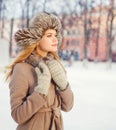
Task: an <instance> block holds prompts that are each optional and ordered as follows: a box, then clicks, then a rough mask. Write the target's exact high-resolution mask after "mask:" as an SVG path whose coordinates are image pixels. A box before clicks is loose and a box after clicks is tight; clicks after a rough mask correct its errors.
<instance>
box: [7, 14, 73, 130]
mask: <svg viewBox="0 0 116 130" xmlns="http://www.w3.org/2000/svg"><path fill="white" fill-rule="evenodd" d="M14 38H15V40H16V42H17V46H18V47H19V50H20V51H19V55H18V57H17V59H16V60H15V61H14V63H13V64H12V65H11V66H10V72H9V74H8V75H7V78H9V77H10V84H9V88H10V103H11V115H12V117H13V119H14V120H15V121H16V122H17V123H18V126H17V130H63V121H62V115H61V110H63V111H69V110H71V108H72V107H73V100H74V99H73V92H72V91H71V88H70V86H69V83H68V81H67V78H66V71H65V69H64V67H63V65H62V64H61V62H60V59H59V57H58V55H57V51H58V46H59V45H60V43H61V23H60V21H59V19H58V18H57V17H56V16H55V15H53V14H48V13H40V14H38V15H36V16H35V17H34V18H33V19H32V20H31V21H30V25H29V28H25V29H22V30H18V31H17V32H16V33H15V37H14Z"/></svg>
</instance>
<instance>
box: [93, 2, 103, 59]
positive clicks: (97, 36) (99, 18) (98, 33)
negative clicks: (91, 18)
mask: <svg viewBox="0 0 116 130" xmlns="http://www.w3.org/2000/svg"><path fill="white" fill-rule="evenodd" d="M102 7H103V5H102V0H100V5H99V17H98V21H97V22H98V23H97V25H98V26H97V29H96V42H95V43H96V48H95V61H98V49H99V37H100V29H101V28H100V26H101V17H102V16H101V15H102V14H101V13H102Z"/></svg>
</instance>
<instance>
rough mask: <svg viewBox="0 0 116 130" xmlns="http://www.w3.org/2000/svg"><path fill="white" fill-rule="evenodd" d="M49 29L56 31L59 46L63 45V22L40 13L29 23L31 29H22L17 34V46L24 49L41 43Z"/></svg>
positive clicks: (51, 15) (15, 37) (50, 15)
mask: <svg viewBox="0 0 116 130" xmlns="http://www.w3.org/2000/svg"><path fill="white" fill-rule="evenodd" d="M47 29H55V30H56V31H57V38H58V42H59V46H60V45H61V43H62V36H61V22H60V20H59V19H58V17H56V16H55V15H53V14H48V13H40V14H38V15H36V16H35V17H34V18H32V20H31V21H30V23H29V28H24V29H20V30H18V31H17V32H16V33H15V36H14V39H15V41H16V42H17V45H18V46H19V47H20V48H22V49H24V48H26V47H28V46H29V45H32V44H35V43H36V42H37V41H39V40H40V39H41V38H42V36H43V35H44V32H45V31H46V30H47Z"/></svg>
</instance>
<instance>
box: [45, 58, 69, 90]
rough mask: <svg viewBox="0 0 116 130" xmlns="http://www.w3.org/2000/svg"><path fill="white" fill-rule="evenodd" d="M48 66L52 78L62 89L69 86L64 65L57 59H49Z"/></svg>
mask: <svg viewBox="0 0 116 130" xmlns="http://www.w3.org/2000/svg"><path fill="white" fill-rule="evenodd" d="M47 65H48V68H49V70H50V73H51V76H52V79H53V80H54V82H55V83H56V85H57V86H58V88H59V89H60V90H64V89H66V87H67V84H68V82H67V77H66V72H65V70H64V68H63V66H62V65H61V64H60V63H59V62H58V61H57V60H55V59H53V60H48V61H47Z"/></svg>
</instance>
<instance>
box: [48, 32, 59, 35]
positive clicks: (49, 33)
mask: <svg viewBox="0 0 116 130" xmlns="http://www.w3.org/2000/svg"><path fill="white" fill-rule="evenodd" d="M45 34H46V35H48V34H54V35H56V34H57V33H50V32H48V33H45Z"/></svg>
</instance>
